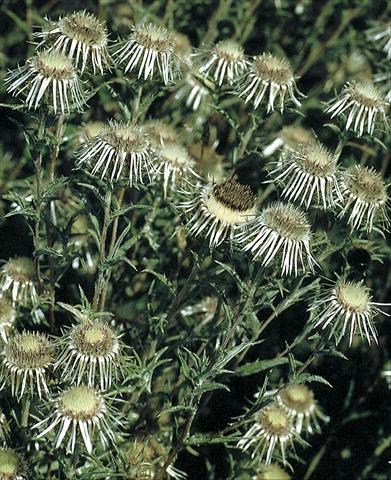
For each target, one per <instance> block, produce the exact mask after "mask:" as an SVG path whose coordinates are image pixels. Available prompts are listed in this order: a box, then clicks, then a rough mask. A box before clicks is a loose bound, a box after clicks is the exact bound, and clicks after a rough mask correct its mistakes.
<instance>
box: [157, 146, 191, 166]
mask: <svg viewBox="0 0 391 480" xmlns="http://www.w3.org/2000/svg"><path fill="white" fill-rule="evenodd" d="M161 156H162V157H163V159H164V160H165V161H167V162H168V163H170V164H171V165H173V166H174V167H186V166H190V165H191V164H192V163H193V162H192V160H191V158H190V155H189V154H188V153H187V150H186V149H185V148H183V147H182V146H180V145H178V144H175V143H167V144H166V145H164V147H163V148H162V150H161Z"/></svg>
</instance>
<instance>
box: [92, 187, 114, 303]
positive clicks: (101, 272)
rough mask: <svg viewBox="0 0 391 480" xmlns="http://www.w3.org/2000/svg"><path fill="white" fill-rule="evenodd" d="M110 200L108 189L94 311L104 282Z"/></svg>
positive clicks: (110, 192)
mask: <svg viewBox="0 0 391 480" xmlns="http://www.w3.org/2000/svg"><path fill="white" fill-rule="evenodd" d="M111 198H112V190H111V188H110V187H109V189H108V190H107V192H106V195H105V200H104V213H103V227H102V232H101V236H100V244H99V266H98V277H97V279H96V282H95V292H94V298H93V300H92V308H93V309H95V310H96V309H97V308H98V305H99V299H100V296H101V293H102V290H103V286H104V280H105V271H104V269H103V264H104V262H105V260H106V239H107V232H108V229H109V225H110V208H111Z"/></svg>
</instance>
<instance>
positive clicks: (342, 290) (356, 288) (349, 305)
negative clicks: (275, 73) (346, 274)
mask: <svg viewBox="0 0 391 480" xmlns="http://www.w3.org/2000/svg"><path fill="white" fill-rule="evenodd" d="M337 299H338V302H339V303H340V304H341V305H342V306H343V307H344V308H345V309H347V310H350V311H353V312H365V311H366V310H368V307H369V304H370V300H371V299H370V295H369V292H368V289H367V288H366V287H365V285H363V284H362V283H359V282H343V283H341V285H339V287H338V289H337Z"/></svg>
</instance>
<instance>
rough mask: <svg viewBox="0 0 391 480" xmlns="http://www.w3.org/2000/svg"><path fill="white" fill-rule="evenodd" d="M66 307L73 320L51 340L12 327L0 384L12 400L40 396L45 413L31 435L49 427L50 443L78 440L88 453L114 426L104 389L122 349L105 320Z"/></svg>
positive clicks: (0, 361) (110, 436) (72, 444)
mask: <svg viewBox="0 0 391 480" xmlns="http://www.w3.org/2000/svg"><path fill="white" fill-rule="evenodd" d="M65 307H67V306H66V305H64V308H65ZM68 310H70V311H71V312H73V313H74V315H75V317H76V320H77V321H76V323H75V324H74V325H73V326H71V327H69V328H68V329H67V330H66V331H65V332H64V335H63V337H60V338H57V339H55V340H53V339H52V338H49V337H48V336H46V335H45V334H43V333H40V332H35V331H22V332H21V333H19V332H17V331H15V332H13V333H12V334H10V335H9V336H8V337H7V342H6V343H4V345H3V347H2V351H1V353H0V388H1V389H8V390H9V392H10V394H11V395H12V396H13V397H15V398H16V400H17V401H20V400H21V399H22V398H26V397H28V398H32V397H35V398H38V399H39V400H41V401H43V405H42V409H43V410H44V411H45V413H46V415H44V418H43V419H42V420H40V421H38V422H37V423H36V424H35V425H34V426H33V429H34V430H37V438H41V437H47V436H48V435H49V433H50V432H51V431H55V432H56V435H55V438H54V447H55V448H59V447H61V446H62V445H63V444H64V442H65V447H66V450H67V452H74V450H75V448H76V445H77V444H78V439H79V440H81V442H82V444H84V446H85V448H86V450H87V452H88V453H92V451H93V445H94V443H95V442H96V441H97V439H98V440H99V441H100V442H101V444H102V446H103V447H107V446H108V445H111V444H113V443H115V441H116V435H117V433H118V431H119V430H120V428H119V427H120V426H121V423H122V419H121V415H120V414H119V412H118V411H117V410H116V409H115V408H114V407H113V406H112V401H111V400H110V399H109V397H108V394H107V390H108V389H109V388H110V386H111V383H112V381H115V380H116V379H117V378H118V375H119V374H121V372H122V370H121V367H120V359H122V355H123V349H122V344H121V341H120V339H119V337H118V336H117V334H116V333H115V331H114V330H113V328H112V327H111V326H110V325H109V324H108V323H107V322H105V321H103V320H101V319H99V318H98V319H94V318H90V317H89V316H88V315H87V314H86V313H85V312H84V311H80V310H78V309H76V308H75V307H69V308H68ZM59 371H61V384H62V385H63V386H62V387H61V389H58V388H57V387H56V388H55V389H54V390H53V389H52V388H51V385H52V383H53V382H51V380H52V379H53V378H54V375H55V373H57V372H59ZM57 383H58V382H57ZM12 478H14V477H12Z"/></svg>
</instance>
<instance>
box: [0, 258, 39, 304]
mask: <svg viewBox="0 0 391 480" xmlns="http://www.w3.org/2000/svg"><path fill="white" fill-rule="evenodd" d="M36 287H37V277H36V274H35V265H34V262H33V261H32V260H31V259H30V258H28V257H15V258H10V259H9V260H8V262H6V263H5V264H4V265H3V266H2V267H1V269H0V296H1V297H2V296H3V295H5V294H8V295H9V296H10V297H11V299H12V303H13V304H15V303H20V304H22V305H26V304H29V303H33V304H35V303H36V302H37V299H38V294H37V288H36Z"/></svg>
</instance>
